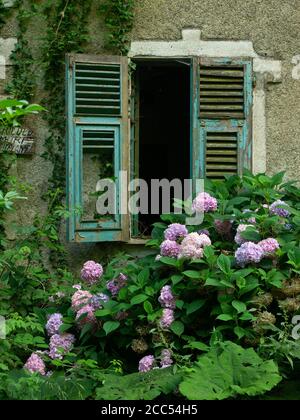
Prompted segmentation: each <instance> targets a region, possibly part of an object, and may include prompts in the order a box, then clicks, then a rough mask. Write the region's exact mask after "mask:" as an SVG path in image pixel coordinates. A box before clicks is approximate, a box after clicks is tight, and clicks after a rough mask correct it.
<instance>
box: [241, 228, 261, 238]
mask: <svg viewBox="0 0 300 420" xmlns="http://www.w3.org/2000/svg"><path fill="white" fill-rule="evenodd" d="M240 235H241V237H242V238H243V239H246V240H247V241H252V242H259V241H260V240H261V237H260V234H259V233H258V232H257V230H255V228H252V227H248V228H247V229H246V230H245V231H244V232H241V233H240Z"/></svg>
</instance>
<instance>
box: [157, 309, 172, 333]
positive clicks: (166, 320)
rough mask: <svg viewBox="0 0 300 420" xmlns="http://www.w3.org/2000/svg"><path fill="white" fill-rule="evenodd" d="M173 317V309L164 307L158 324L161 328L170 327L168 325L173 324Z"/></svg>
mask: <svg viewBox="0 0 300 420" xmlns="http://www.w3.org/2000/svg"><path fill="white" fill-rule="evenodd" d="M174 320H175V318H174V311H173V309H169V308H165V309H164V310H163V313H162V317H161V319H160V320H159V325H160V326H161V328H163V329H167V328H170V326H171V325H172V324H173V322H174Z"/></svg>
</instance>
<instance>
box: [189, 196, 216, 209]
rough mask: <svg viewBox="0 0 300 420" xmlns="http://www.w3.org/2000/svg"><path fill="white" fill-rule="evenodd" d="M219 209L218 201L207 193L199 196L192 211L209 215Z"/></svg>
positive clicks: (193, 204)
mask: <svg viewBox="0 0 300 420" xmlns="http://www.w3.org/2000/svg"><path fill="white" fill-rule="evenodd" d="M217 208H218V202H217V200H216V199H215V198H214V197H212V196H211V195H210V194H208V193H206V192H202V193H200V194H198V195H197V197H196V198H195V199H194V200H193V203H192V210H193V211H196V212H197V213H209V212H212V211H216V210H217Z"/></svg>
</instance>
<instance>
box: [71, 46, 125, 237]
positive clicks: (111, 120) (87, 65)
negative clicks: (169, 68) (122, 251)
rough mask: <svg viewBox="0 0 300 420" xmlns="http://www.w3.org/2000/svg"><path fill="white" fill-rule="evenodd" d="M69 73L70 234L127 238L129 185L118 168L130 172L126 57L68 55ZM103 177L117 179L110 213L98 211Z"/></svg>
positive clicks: (114, 181)
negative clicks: (124, 208) (124, 205)
mask: <svg viewBox="0 0 300 420" xmlns="http://www.w3.org/2000/svg"><path fill="white" fill-rule="evenodd" d="M66 73H67V89H66V91H67V119H68V121H67V169H68V171H67V186H68V188H67V195H68V207H69V209H70V211H71V213H72V216H71V217H70V219H69V221H68V239H69V240H70V241H74V242H103V241H127V240H128V239H129V224H128V217H127V215H125V214H121V213H122V211H121V205H122V200H123V199H124V197H126V196H125V194H126V191H125V188H124V191H123V189H122V182H121V179H120V171H127V173H128V161H129V156H128V150H129V133H128V60H127V58H126V57H118V56H109V57H107V56H87V55H82V54H78V55H69V56H68V57H67V71H66ZM124 173H125V179H123V180H125V182H126V183H127V174H126V172H124ZM100 179H108V180H110V182H111V185H113V183H114V184H115V187H114V188H113V192H114V194H113V195H114V200H113V203H112V204H113V205H112V209H113V211H110V212H108V213H107V214H105V212H102V213H100V214H98V210H99V206H97V201H98V200H101V193H99V192H97V191H96V189H97V185H98V181H99V180H100ZM123 194H124V196H123ZM78 209H79V211H78ZM123 213H124V212H123Z"/></svg>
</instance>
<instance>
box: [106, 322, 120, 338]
mask: <svg viewBox="0 0 300 420" xmlns="http://www.w3.org/2000/svg"><path fill="white" fill-rule="evenodd" d="M119 326H120V322H119V321H107V322H105V323H104V325H103V329H104V331H105V333H106V335H108V334H110V333H111V332H113V331H115V330H116V329H117V328H119Z"/></svg>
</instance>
